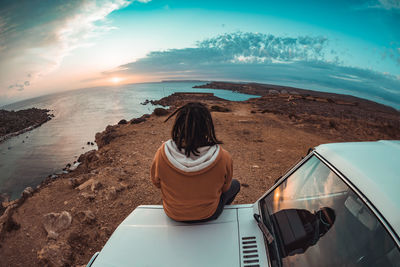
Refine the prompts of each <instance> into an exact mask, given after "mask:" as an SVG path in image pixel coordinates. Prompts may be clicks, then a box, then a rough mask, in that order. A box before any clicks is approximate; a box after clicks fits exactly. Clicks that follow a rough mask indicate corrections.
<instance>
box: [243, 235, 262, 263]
mask: <svg viewBox="0 0 400 267" xmlns="http://www.w3.org/2000/svg"><path fill="white" fill-rule="evenodd" d="M242 255H243V256H242V261H243V267H260V264H259V259H258V248H257V240H256V237H255V236H246V237H242Z"/></svg>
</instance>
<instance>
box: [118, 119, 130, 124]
mask: <svg viewBox="0 0 400 267" xmlns="http://www.w3.org/2000/svg"><path fill="white" fill-rule="evenodd" d="M127 123H128V122H127V121H126V120H120V121H119V122H118V125H121V124H127Z"/></svg>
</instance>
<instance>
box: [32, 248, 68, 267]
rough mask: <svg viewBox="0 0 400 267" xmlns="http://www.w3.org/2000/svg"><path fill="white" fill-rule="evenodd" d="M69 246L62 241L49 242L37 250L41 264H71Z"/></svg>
mask: <svg viewBox="0 0 400 267" xmlns="http://www.w3.org/2000/svg"><path fill="white" fill-rule="evenodd" d="M71 258H72V257H71V251H70V247H69V246H68V245H66V244H62V243H54V242H51V243H49V244H46V245H45V246H44V247H43V248H42V249H41V250H39V251H38V252H37V259H38V260H39V263H40V264H41V266H71V264H72V262H71Z"/></svg>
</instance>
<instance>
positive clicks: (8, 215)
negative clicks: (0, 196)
mask: <svg viewBox="0 0 400 267" xmlns="http://www.w3.org/2000/svg"><path fill="white" fill-rule="evenodd" d="M17 206H18V205H17V204H16V203H14V204H10V205H8V206H7V208H6V210H5V212H4V213H3V215H1V216H0V237H2V235H3V233H4V232H11V231H13V230H18V229H19V228H20V225H19V224H18V223H17V222H15V221H14V219H13V218H12V214H13V213H14V210H15V208H16V207H17Z"/></svg>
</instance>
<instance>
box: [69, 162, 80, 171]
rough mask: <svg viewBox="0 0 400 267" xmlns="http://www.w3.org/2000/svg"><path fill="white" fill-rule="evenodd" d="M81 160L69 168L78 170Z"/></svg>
mask: <svg viewBox="0 0 400 267" xmlns="http://www.w3.org/2000/svg"><path fill="white" fill-rule="evenodd" d="M80 164H81V163H80V162H76V161H75V162H74V164H73V165H72V166H71V167H70V168H69V170H70V171H74V170H76V168H78V166H79V165H80Z"/></svg>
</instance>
